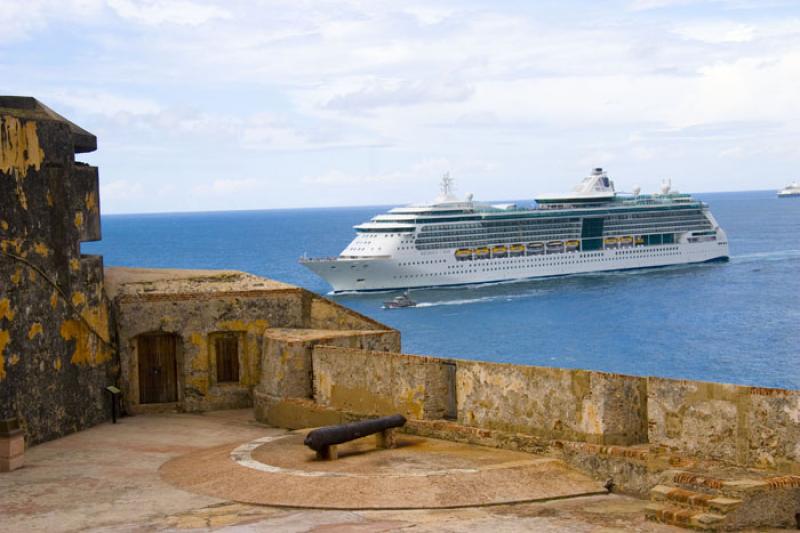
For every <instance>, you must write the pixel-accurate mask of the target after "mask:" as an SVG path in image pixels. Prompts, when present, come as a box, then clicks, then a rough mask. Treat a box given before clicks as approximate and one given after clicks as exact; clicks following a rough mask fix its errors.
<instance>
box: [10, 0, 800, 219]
mask: <svg viewBox="0 0 800 533" xmlns="http://www.w3.org/2000/svg"><path fill="white" fill-rule="evenodd" d="M0 13H1V14H2V18H3V30H2V32H0V94H16V95H30V96H35V97H37V98H38V99H40V100H41V101H43V102H44V103H45V104H46V105H48V106H50V107H51V108H53V109H54V110H55V111H57V112H59V113H60V114H62V115H64V116H66V117H67V118H69V119H70V120H72V121H73V122H75V123H77V124H78V125H80V126H82V127H84V128H86V129H88V130H89V131H91V132H92V133H94V134H95V135H97V137H98V151H97V152H95V153H92V154H81V155H80V156H79V159H80V160H82V161H85V162H88V163H90V164H93V165H97V166H99V169H100V188H101V201H102V208H103V211H104V212H105V213H143V212H162V211H169V212H172V211H205V210H231V209H273V208H294V207H322V206H349V205H377V204H380V205H387V204H390V205H399V204H405V203H409V202H418V201H426V200H431V199H433V198H434V197H435V196H436V194H437V192H438V182H439V180H440V177H441V175H442V174H443V173H444V172H448V171H449V172H450V174H451V176H452V177H453V178H454V179H455V186H456V193H457V194H459V195H466V194H469V193H473V194H474V195H475V198H476V199H485V200H502V199H525V198H532V197H534V196H536V195H537V194H540V193H544V192H560V191H565V190H569V189H570V188H572V186H573V185H574V184H576V183H577V182H578V181H580V179H581V178H582V177H583V176H585V175H587V174H588V172H589V171H590V169H591V168H593V167H603V168H605V169H607V170H608V172H609V175H610V177H611V178H612V179H614V180H615V182H616V185H617V189H618V190H620V191H630V190H633V188H634V187H636V186H639V187H641V188H642V190H643V191H644V192H648V191H655V190H656V189H657V188H658V186H659V183H660V182H661V180H662V179H664V178H669V179H671V180H672V184H673V187H674V188H676V189H678V190H680V191H684V192H708V191H736V190H754V189H775V188H780V187H782V186H784V185H786V184H788V183H789V182H791V181H793V180H796V179H798V178H800V1H798V0H793V1H779V0H775V1H772V0H713V1H701V0H618V1H571V0H562V1H548V0H539V1H535V2H533V1H522V0H520V1H494V2H488V1H487V2H476V1H471V0H461V1H433V0H427V1H422V2H418V1H416V0H407V1H384V0H342V1H323V0H317V1H307V0H269V1H267V0H264V1H262V0H227V1H219V2H206V1H199V0H139V1H137V0H0Z"/></svg>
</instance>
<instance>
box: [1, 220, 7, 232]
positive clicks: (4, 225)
mask: <svg viewBox="0 0 800 533" xmlns="http://www.w3.org/2000/svg"><path fill="white" fill-rule="evenodd" d="M0 229H2V230H3V231H8V222H6V221H5V220H0Z"/></svg>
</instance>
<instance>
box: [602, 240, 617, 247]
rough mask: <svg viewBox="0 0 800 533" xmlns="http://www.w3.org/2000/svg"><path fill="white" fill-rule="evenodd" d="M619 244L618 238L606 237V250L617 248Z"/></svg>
mask: <svg viewBox="0 0 800 533" xmlns="http://www.w3.org/2000/svg"><path fill="white" fill-rule="evenodd" d="M618 242H619V240H618V239H617V238H616V237H606V238H605V239H603V244H605V245H606V248H616V247H617V243H618Z"/></svg>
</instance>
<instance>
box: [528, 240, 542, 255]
mask: <svg viewBox="0 0 800 533" xmlns="http://www.w3.org/2000/svg"><path fill="white" fill-rule="evenodd" d="M527 248H528V251H527V252H526V253H527V255H542V254H543V253H544V243H543V242H529V243H528V247H527Z"/></svg>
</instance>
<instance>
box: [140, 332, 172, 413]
mask: <svg viewBox="0 0 800 533" xmlns="http://www.w3.org/2000/svg"><path fill="white" fill-rule="evenodd" d="M176 346H177V343H176V342H175V335H171V334H169V333H160V334H155V335H141V336H140V337H139V340H138V353H139V403H168V402H176V401H178V379H177V376H178V369H177V364H176V363H177V362H176V357H175V348H176Z"/></svg>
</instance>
